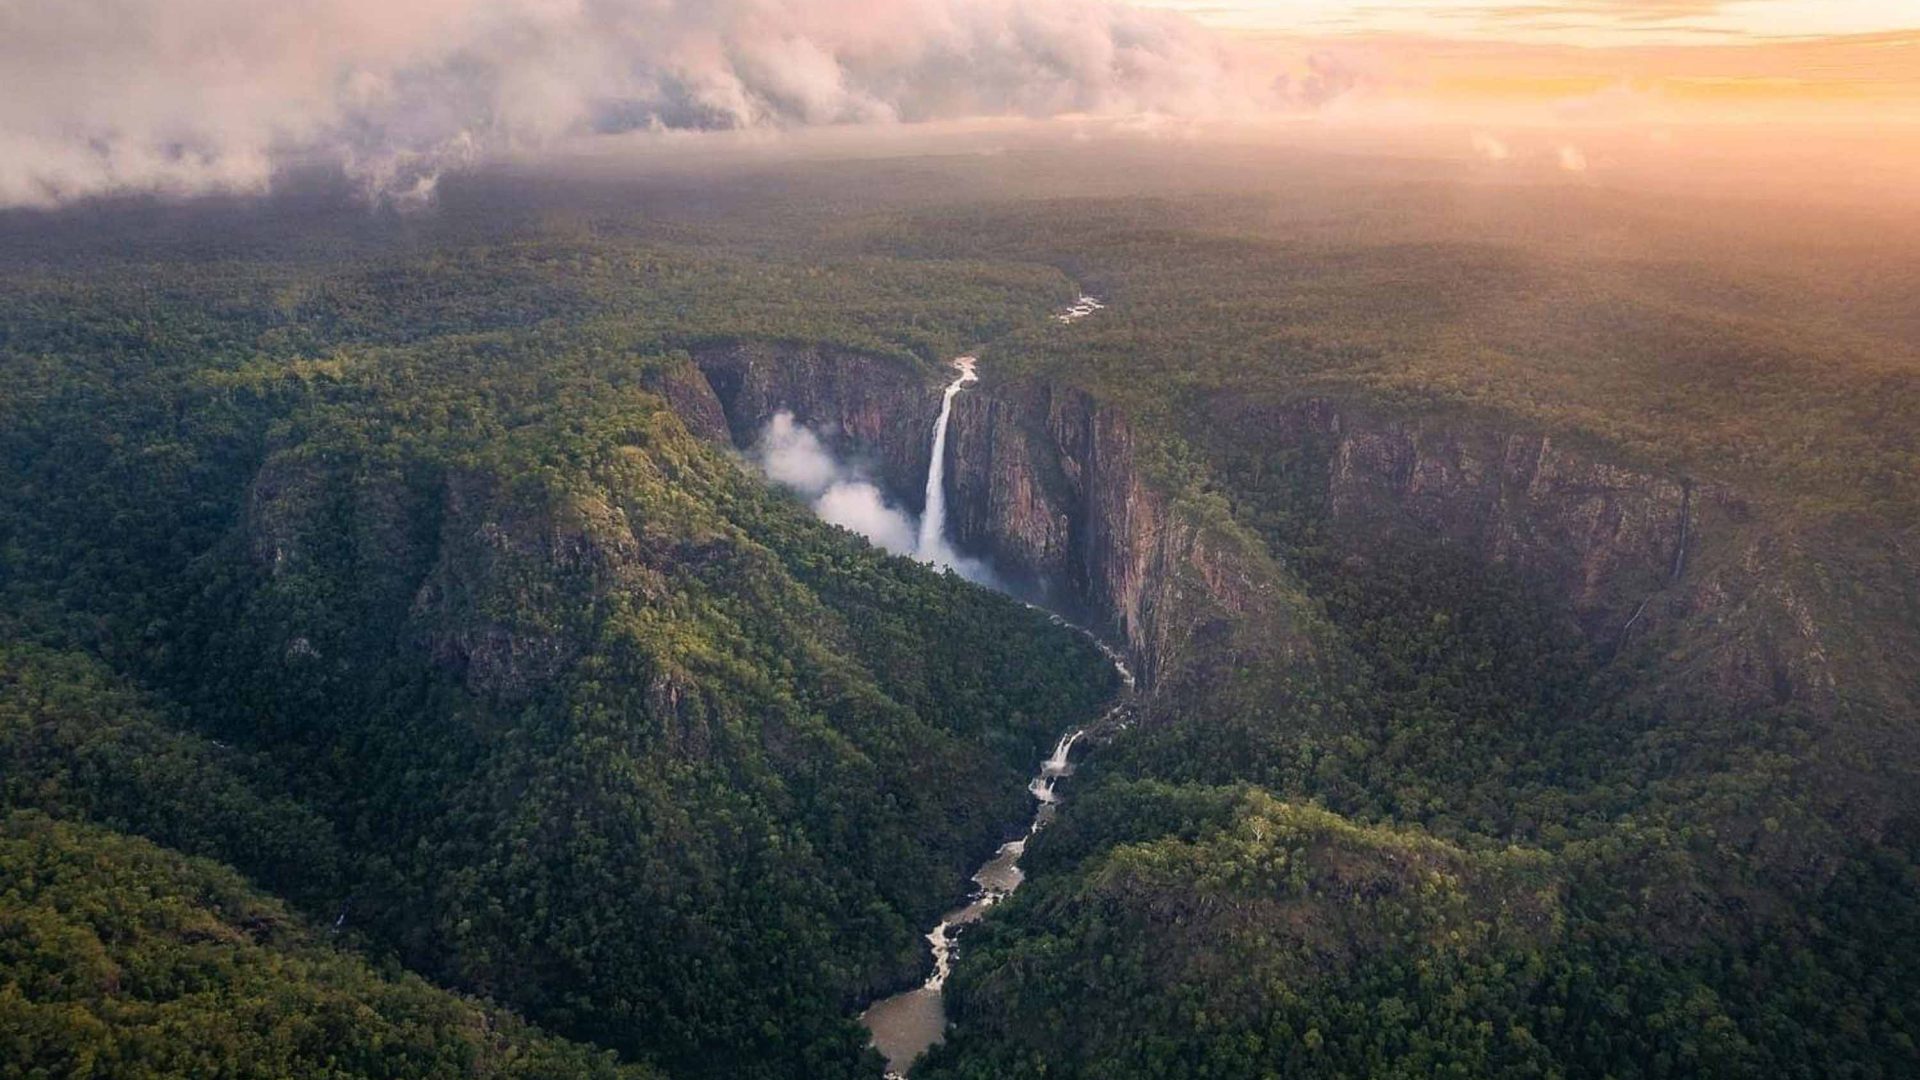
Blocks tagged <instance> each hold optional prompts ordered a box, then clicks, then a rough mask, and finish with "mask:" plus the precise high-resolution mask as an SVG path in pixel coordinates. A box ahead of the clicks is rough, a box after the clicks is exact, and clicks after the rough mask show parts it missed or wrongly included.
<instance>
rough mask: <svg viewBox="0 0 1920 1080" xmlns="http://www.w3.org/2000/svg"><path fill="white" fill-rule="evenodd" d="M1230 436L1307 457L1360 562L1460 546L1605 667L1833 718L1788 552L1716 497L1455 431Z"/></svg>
mask: <svg viewBox="0 0 1920 1080" xmlns="http://www.w3.org/2000/svg"><path fill="white" fill-rule="evenodd" d="M1232 420H1233V422H1234V423H1235V424H1246V423H1253V424H1257V425H1260V426H1263V427H1265V428H1267V429H1268V430H1269V431H1270V432H1274V433H1277V434H1278V435H1279V436H1280V440H1279V441H1281V442H1283V443H1286V442H1292V443H1295V444H1299V445H1303V446H1308V447H1311V448H1313V449H1314V450H1315V451H1317V454H1316V455H1313V456H1312V457H1313V459H1314V460H1318V461H1320V462H1322V463H1323V468H1324V474H1325V475H1324V481H1323V482H1324V484H1325V491H1324V495H1325V504H1326V506H1327V508H1328V511H1329V513H1330V515H1331V517H1332V521H1333V524H1334V526H1335V529H1336V535H1337V536H1338V537H1340V538H1341V539H1342V540H1343V541H1344V543H1345V545H1346V546H1348V547H1350V548H1351V549H1352V550H1353V551H1354V552H1355V554H1356V555H1357V556H1358V557H1361V558H1364V557H1365V555H1366V550H1367V544H1368V541H1369V539H1370V538H1377V537H1379V536H1380V535H1382V534H1383V533H1386V532H1392V531H1408V530H1410V531H1412V532H1414V533H1415V534H1418V535H1420V536H1423V537H1427V538H1430V539H1437V540H1439V541H1441V542H1445V543H1450V544H1455V545H1460V546H1462V547H1464V548H1466V549H1467V550H1469V551H1471V552H1472V553H1474V554H1475V555H1476V556H1478V557H1479V558H1481V559H1484V560H1486V561H1487V562H1490V563H1493V564H1496V565H1500V566H1504V567H1507V568H1509V569H1511V570H1513V571H1514V572H1516V573H1518V574H1519V575H1521V576H1522V577H1524V578H1526V579H1528V580H1529V581H1531V582H1533V583H1535V584H1536V585H1538V586H1539V587H1541V588H1542V589H1543V590H1544V591H1545V593H1546V594H1547V595H1549V596H1551V597H1553V598H1554V599H1555V600H1557V601H1558V602H1560V603H1563V604H1564V605H1565V606H1566V609H1567V610H1568V611H1569V612H1570V613H1571V614H1572V615H1573V616H1574V618H1575V619H1576V620H1577V621H1578V622H1579V624H1580V626H1581V627H1582V629H1583V630H1584V631H1585V632H1586V634H1587V635H1588V637H1589V638H1590V639H1591V640H1593V641H1594V642H1595V644H1596V646H1598V647H1600V648H1602V649H1603V650H1606V651H1608V652H1615V651H1618V650H1620V649H1623V648H1625V647H1626V646H1627V645H1629V644H1631V643H1638V642H1642V641H1649V640H1651V641H1657V642H1659V644H1660V647H1661V648H1663V649H1665V650H1667V652H1666V656H1665V658H1664V661H1663V662H1665V663H1667V664H1669V665H1670V667H1671V668H1672V669H1673V673H1674V674H1676V675H1682V676H1685V677H1686V678H1687V680H1688V681H1689V682H1691V683H1692V684H1694V685H1698V686H1702V687H1704V688H1706V689H1707V690H1708V691H1709V692H1711V693H1712V694H1713V695H1714V696H1715V697H1717V698H1719V699H1720V700H1722V701H1725V702H1728V703H1731V704H1736V705H1745V706H1753V705H1767V704H1785V703H1788V702H1797V703H1800V704H1804V705H1807V706H1809V707H1811V708H1813V709H1815V710H1816V711H1822V712H1824V711H1828V710H1830V709H1831V708H1832V707H1833V704H1834V701H1833V692H1834V684H1835V678H1834V673H1833V672H1832V670H1831V668H1830V665H1829V662H1828V656H1827V650H1826V649H1825V647H1824V645H1823V643H1822V628H1821V625H1820V620H1818V619H1815V618H1813V617H1812V616H1811V614H1810V611H1811V606H1812V604H1813V602H1814V601H1813V598H1812V597H1809V596H1807V595H1805V594H1804V591H1803V590H1802V589H1801V588H1800V587H1798V586H1796V585H1795V584H1793V582H1794V581H1796V580H1804V579H1803V578H1801V576H1800V575H1798V574H1796V573H1795V572H1794V570H1795V569H1796V568H1795V566H1794V565H1793V562H1794V559H1793V548H1794V545H1792V544H1791V543H1789V542H1786V541H1785V540H1784V538H1782V537H1780V536H1777V535H1772V534H1770V533H1769V531H1768V530H1767V529H1765V528H1763V527H1759V526H1758V525H1757V523H1756V522H1755V520H1754V518H1755V515H1754V514H1753V513H1752V512H1751V511H1750V509H1749V507H1748V506H1747V504H1746V503H1745V502H1744V501H1743V500H1742V499H1741V498H1740V497H1739V496H1738V495H1736V494H1735V493H1734V492H1732V491H1731V490H1729V489H1728V488H1726V487H1724V486H1721V485H1716V484H1701V483H1694V482H1691V481H1688V480H1684V479H1681V478H1678V477H1673V476H1663V475H1659V474H1656V473H1653V472H1649V471H1644V470H1636V469H1632V468H1627V467H1623V466H1621V465H1617V464H1613V463H1609V462H1607V461H1604V460H1601V459H1599V458H1598V457H1596V456H1595V455H1593V454H1591V453H1588V452H1585V451H1583V450H1580V449H1575V448H1571V447H1568V446H1565V445H1562V444H1560V443H1557V442H1556V441H1555V440H1554V439H1553V438H1552V437H1550V436H1548V435H1545V434H1542V433H1540V432H1537V431H1524V430H1517V429H1512V428H1506V427H1502V426H1499V425H1497V424H1489V423H1485V422H1478V421H1474V422H1469V421H1465V420H1461V419H1459V418H1454V417H1445V418H1412V419H1409V418H1402V417H1395V416H1390V415H1387V414H1384V413H1381V412H1375V411H1372V410H1369V409H1366V408H1362V407H1357V406H1353V405H1345V404H1336V403H1333V402H1329V401H1324V400H1308V401H1301V402H1294V403H1289V404H1286V405H1283V406H1274V407H1267V408H1241V409H1237V410H1235V415H1234V416H1233V417H1232Z"/></svg>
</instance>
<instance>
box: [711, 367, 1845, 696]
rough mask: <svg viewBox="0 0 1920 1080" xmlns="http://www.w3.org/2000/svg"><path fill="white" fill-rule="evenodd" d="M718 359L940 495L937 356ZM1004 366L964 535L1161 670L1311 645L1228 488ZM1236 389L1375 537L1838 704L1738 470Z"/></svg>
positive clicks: (1339, 517) (1815, 605) (1147, 681)
mask: <svg viewBox="0 0 1920 1080" xmlns="http://www.w3.org/2000/svg"><path fill="white" fill-rule="evenodd" d="M694 359H695V361H696V363H697V364H698V366H699V369H700V370H701V371H702V372H703V373H704V374H705V375H706V380H707V383H708V384H709V385H710V387H711V390H712V397H713V401H712V403H711V404H709V403H707V402H705V401H704V400H691V399H695V398H700V397H701V395H700V394H699V393H698V391H697V388H696V389H695V390H693V391H689V389H688V388H687V387H686V386H683V385H676V386H675V388H674V389H675V394H676V397H677V398H679V399H681V400H682V401H683V402H684V401H689V400H691V405H688V404H680V405H678V407H680V408H681V409H682V411H683V412H684V411H687V410H688V409H689V408H691V409H692V412H693V415H695V416H696V417H700V418H701V419H700V421H699V422H700V424H701V426H702V427H709V428H710V427H712V426H714V425H713V422H712V420H711V415H712V410H713V409H718V410H720V411H722V412H724V415H725V417H726V421H727V427H728V429H729V431H730V434H731V437H732V439H733V441H734V442H735V443H736V444H737V445H740V446H743V447H744V446H749V445H751V444H752V442H753V441H754V440H755V439H756V438H757V437H758V434H759V432H760V430H761V428H762V427H764V425H765V424H766V422H767V420H768V419H769V418H770V417H772V416H773V414H774V413H776V412H778V411H781V410H786V411H790V412H792V413H793V414H794V415H795V417H796V418H797V419H799V420H800V421H801V422H803V423H806V424H808V425H809V426H811V427H813V428H814V429H815V430H816V431H818V432H820V433H821V434H822V435H823V436H824V437H826V438H827V439H828V440H829V441H830V442H831V443H833V444H834V446H835V449H836V450H837V451H838V452H840V453H842V454H844V455H851V456H854V457H857V458H864V459H865V460H867V461H868V462H869V463H870V465H871V466H872V467H873V469H874V472H875V474H876V476H877V478H878V479H879V480H880V481H881V483H882V485H883V486H884V488H885V489H886V490H887V492H888V493H889V494H890V496H892V497H893V498H894V500H895V501H896V502H898V503H900V504H901V505H904V506H907V507H909V508H912V509H914V510H916V511H917V510H918V509H919V508H920V503H921V492H922V487H923V485H924V482H925V476H926V469H927V454H928V451H929V444H930V441H931V433H932V426H933V422H934V417H935V416H936V415H937V413H938V410H939V391H940V380H939V377H938V374H937V373H932V372H927V371H924V370H920V369H916V368H914V367H912V366H911V365H908V364H904V363H898V362H894V361H890V360H885V359H880V358H876V357H870V356H864V355H861V354H858V353H854V352H850V351H846V350H837V349H831V348H813V347H802V346H790V345H778V344H740V345H726V346H715V347H712V348H708V349H705V350H700V351H698V352H696V354H695V357H694ZM983 374H984V376H985V378H984V381H983V382H982V383H981V384H980V385H979V386H978V387H976V388H973V389H969V390H967V391H966V392H964V393H962V394H961V395H960V396H959V398H958V399H957V401H956V402H955V407H954V412H953V420H952V427H951V430H950V433H949V439H948V453H949V455H950V458H949V461H948V469H947V476H948V483H949V484H950V488H949V491H948V503H949V507H950V511H951V521H950V528H951V530H952V533H953V539H954V541H955V543H956V545H957V547H958V548H959V549H960V550H961V551H963V552H966V553H968V554H973V555H982V556H985V557H987V558H988V559H989V560H990V561H991V562H992V564H993V565H994V566H995V568H996V569H997V570H998V571H999V572H1000V573H1001V574H1003V575H1004V576H1005V577H1006V578H1007V580H1008V582H1009V584H1010V585H1012V586H1013V587H1014V588H1015V589H1017V590H1020V591H1023V592H1026V593H1029V594H1031V595H1035V596H1038V597H1041V598H1043V599H1045V600H1046V601H1047V602H1048V603H1049V604H1050V605H1052V606H1054V607H1056V608H1057V609H1059V610H1063V611H1066V612H1068V613H1070V614H1072V615H1073V616H1075V617H1077V618H1081V619H1084V620H1086V621H1087V622H1088V623H1089V624H1091V625H1093V626H1094V627H1096V628H1097V629H1099V630H1100V631H1101V632H1102V633H1103V634H1104V635H1106V636H1108V637H1109V638H1110V639H1111V640H1114V641H1115V642H1116V643H1122V644H1124V646H1125V648H1126V651H1127V652H1128V654H1129V656H1130V658H1131V659H1132V661H1133V663H1134V664H1135V666H1136V668H1137V669H1138V672H1139V674H1140V675H1141V677H1142V680H1143V684H1144V685H1147V686H1152V685H1154V684H1155V683H1162V682H1165V681H1166V680H1168V679H1170V678H1173V677H1174V676H1176V675H1177V673H1178V672H1179V671H1181V670H1183V669H1184V668H1186V667H1187V666H1189V665H1188V661H1190V660H1193V659H1195V658H1197V657H1199V656H1201V655H1202V654H1205V656H1206V658H1207V659H1208V660H1209V661H1210V664H1211V665H1212V666H1213V667H1214V668H1216V669H1218V668H1219V666H1220V664H1221V662H1223V661H1224V662H1226V663H1228V664H1237V665H1239V666H1245V665H1246V664H1248V663H1256V662H1257V663H1272V662H1276V661H1278V662H1282V663H1292V662H1303V661H1306V660H1308V659H1310V658H1311V656H1312V654H1313V652H1314V649H1315V646H1314V644H1313V633H1312V624H1313V617H1312V616H1311V615H1310V614H1308V613H1307V607H1306V605H1304V604H1303V603H1302V598H1301V597H1300V596H1299V595H1298V593H1297V590H1296V587H1295V586H1294V585H1293V584H1292V582H1291V579H1290V577H1289V575H1288V574H1287V573H1286V571H1285V570H1284V569H1283V568H1282V567H1280V566H1279V565H1278V564H1277V563H1276V562H1275V560H1273V559H1272V557H1271V556H1270V555H1269V554H1268V553H1266V552H1265V551H1264V550H1261V549H1260V546H1259V545H1258V544H1253V543H1250V542H1249V541H1248V539H1247V538H1246V534H1245V533H1244V531H1242V530H1239V529H1238V528H1237V527H1236V526H1234V525H1233V524H1232V523H1231V522H1230V521H1229V520H1227V515H1226V514H1225V512H1224V509H1223V508H1218V507H1211V506H1209V505H1206V504H1205V503H1203V502H1202V503H1193V502H1186V503H1183V502H1179V501H1177V500H1175V499H1174V498H1173V497H1172V496H1171V495H1170V494H1169V493H1167V492H1164V491H1161V490H1159V489H1158V488H1157V487H1156V486H1155V485H1154V484H1152V483H1151V482H1150V481H1149V480H1148V479H1147V478H1146V477H1145V476H1144V475H1143V471H1142V469H1141V463H1140V461H1139V460H1138V455H1137V451H1136V439H1135V433H1134V431H1133V428H1132V426H1131V425H1130V423H1129V422H1128V420H1127V418H1126V417H1125V416H1123V415H1121V414H1120V413H1119V412H1118V411H1116V410H1114V409H1112V408H1110V407H1106V406H1103V405H1101V404H1099V403H1098V402H1096V401H1095V400H1094V399H1093V398H1092V397H1091V396H1089V395H1088V394H1086V393H1085V392H1083V391H1080V390H1077V389H1074V388H1070V387H1060V386H1054V385H1050V384H1048V383H1045V382H1041V381H1035V380H1013V381H1007V382H998V381H996V380H995V379H994V378H993V373H992V371H991V369H988V370H987V371H986V372H984V373H983ZM1226 407H1227V408H1228V409H1229V411H1230V412H1231V413H1232V415H1231V416H1228V417H1226V419H1227V420H1230V421H1231V423H1232V424H1234V425H1236V426H1237V425H1245V424H1256V425H1259V426H1261V427H1262V428H1264V429H1265V430H1266V431H1267V433H1268V436H1267V440H1266V441H1268V442H1270V443H1278V444H1285V443H1287V442H1288V441H1293V442H1297V443H1298V444H1300V445H1302V446H1304V447H1310V448H1312V449H1313V450H1314V451H1316V453H1315V454H1313V455H1309V458H1310V460H1314V461H1317V462H1319V468H1320V469H1321V470H1322V473H1321V475H1319V476H1318V477H1317V478H1316V479H1314V481H1313V482H1316V483H1324V485H1325V490H1324V495H1325V505H1326V507H1327V509H1328V512H1329V514H1330V515H1331V518H1332V523H1333V525H1334V533H1335V536H1336V537H1337V538H1339V539H1340V541H1341V542H1342V543H1343V545H1344V546H1345V547H1347V548H1349V549H1350V550H1351V552H1352V554H1353V555H1354V557H1356V558H1361V559H1364V558H1366V557H1367V555H1368V553H1369V551H1370V550H1371V548H1372V546H1373V545H1374V544H1375V542H1376V541H1377V540H1378V538H1379V537H1380V536H1381V535H1383V534H1384V533H1386V532H1390V531H1406V532H1410V533H1412V534H1414V535H1418V536H1421V537H1424V538H1428V539H1432V540H1437V541H1440V542H1445V543H1450V544H1456V545H1461V546H1464V547H1465V548H1466V549H1468V550H1469V551H1471V552H1473V553H1474V554H1475V555H1476V556H1478V557H1480V558H1483V559H1485V560H1487V561H1488V562H1490V563H1493V564H1496V565H1501V566H1505V567H1507V568H1510V569H1511V570H1513V571H1514V572H1516V573H1518V574H1520V575H1522V576H1523V577H1525V578H1526V579H1528V580H1530V581H1532V582H1534V583H1535V584H1536V585H1537V586H1539V587H1540V588H1541V589H1542V590H1543V592H1544V593H1545V595H1547V596H1549V597H1551V598H1553V599H1555V600H1556V601H1557V602H1559V603H1563V604H1564V605H1565V606H1566V609H1567V610H1568V611H1569V612H1570V613H1571V614H1572V616H1573V617H1574V618H1575V619H1576V620H1577V621H1578V622H1579V624H1580V625H1581V627H1582V628H1583V629H1584V630H1585V631H1586V633H1587V634H1588V636H1589V637H1590V638H1591V639H1592V640H1593V641H1594V642H1595V644H1596V647H1598V648H1601V649H1603V650H1606V651H1607V652H1609V653H1611V652H1615V651H1619V650H1621V649H1623V648H1625V647H1627V646H1628V645H1634V646H1636V647H1640V648H1644V649H1652V650H1654V651H1655V652H1656V653H1657V655H1658V657H1659V661H1658V662H1660V663H1661V664H1663V665H1666V666H1668V667H1670V668H1671V669H1672V672H1673V673H1675V674H1676V675H1678V676H1680V677H1682V678H1683V679H1684V680H1685V682H1686V684H1687V685H1689V686H1693V687H1700V688H1704V689H1705V690H1706V691H1707V692H1709V693H1711V694H1712V695H1714V696H1715V697H1717V698H1719V699H1721V700H1723V701H1725V702H1728V703H1730V704H1734V705H1738V706H1746V705H1754V706H1759V705H1773V704H1783V703H1797V704H1803V705H1807V706H1809V707H1812V708H1814V709H1815V710H1816V711H1823V712H1824V711H1828V710H1830V709H1831V708H1832V707H1833V704H1834V694H1835V684H1836V676H1835V673H1834V672H1833V670H1832V669H1831V665H1830V663H1829V660H1828V649H1827V648H1826V646H1825V643H1824V641H1823V635H1824V634H1825V632H1826V631H1825V629H1824V627H1825V625H1826V623H1827V621H1828V620H1827V619H1824V618H1823V617H1822V616H1821V614H1820V613H1819V608H1820V602H1819V598H1817V597H1813V596H1809V595H1807V593H1806V591H1805V590H1804V589H1803V588H1802V587H1801V586H1798V585H1796V584H1795V582H1796V581H1797V580H1804V577H1803V576H1800V575H1797V574H1795V573H1792V572H1789V571H1791V570H1792V569H1793V565H1792V564H1793V559H1794V554H1793V553H1794V552H1795V551H1797V550H1798V545H1796V544H1795V543H1794V542H1793V541H1792V539H1791V538H1786V537H1781V536H1778V535H1773V534H1771V533H1769V532H1768V531H1767V530H1765V529H1758V528H1755V527H1753V520H1752V519H1753V517H1754V515H1753V514H1752V513H1751V512H1750V511H1749V509H1748V508H1747V506H1746V505H1745V504H1744V503H1743V502H1742V501H1741V500H1740V499H1739V497H1737V496H1736V495H1735V494H1733V493H1732V492H1731V491H1729V490H1727V489H1725V488H1723V487H1719V486H1715V485H1709V484H1695V483H1690V482H1688V481H1685V480H1683V479H1681V478H1678V477H1673V476H1662V475H1658V474H1655V473H1652V472H1648V471H1642V470H1635V469H1631V468H1626V467H1623V466H1620V465H1617V464H1613V463H1609V462H1607V461H1605V460H1602V459H1600V458H1599V457H1597V456H1595V455H1593V454H1591V453H1587V452H1585V451H1583V450H1580V449H1576V448H1572V447H1569V446H1565V445H1562V444H1560V443H1558V442H1556V441H1555V440H1554V439H1552V438H1550V437H1548V436H1546V435H1543V434H1540V433H1538V432H1528V431H1524V430H1518V429H1510V428H1502V427H1500V426H1498V425H1492V424H1488V423H1485V422H1481V421H1477V420H1476V421H1466V420H1461V419H1459V418H1455V417H1439V418H1431V417H1423V418H1415V419H1408V418H1402V417H1395V416H1392V415H1389V414H1387V413H1384V412H1379V411H1373V410H1369V409H1366V408H1362V407H1357V406H1353V405H1346V404H1336V403H1333V402H1330V401H1325V400H1306V401H1297V402H1289V403H1285V404H1282V405H1263V406H1254V405H1237V404H1231V405H1229V406H1226ZM1276 436H1277V438H1276Z"/></svg>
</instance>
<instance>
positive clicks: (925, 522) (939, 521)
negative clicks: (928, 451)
mask: <svg viewBox="0 0 1920 1080" xmlns="http://www.w3.org/2000/svg"><path fill="white" fill-rule="evenodd" d="M976 362H977V360H976V358H975V357H971V356H962V357H960V358H959V359H957V360H955V361H954V362H953V366H954V367H956V368H958V369H959V371H960V374H959V375H958V376H957V377H956V378H955V379H954V380H953V381H952V382H950V383H948V384H947V392H946V394H945V395H943V396H942V397H941V399H940V419H939V420H937V421H935V422H934V425H933V460H932V461H931V462H930V463H928V465H927V509H926V513H924V514H922V515H921V516H920V543H919V545H918V546H919V553H920V557H921V558H922V559H925V560H926V561H928V562H931V563H934V564H935V565H937V566H957V565H958V564H959V559H958V557H957V556H956V555H955V554H954V551H953V549H952V548H951V547H948V546H947V490H946V483H947V422H948V421H949V420H951V419H953V398H954V395H956V394H958V393H959V392H960V388H961V387H963V386H965V385H967V384H968V383H970V382H974V381H975V380H977V379H979V378H980V376H978V375H976V374H974V371H973V367H974V364H975V363H976Z"/></svg>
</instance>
